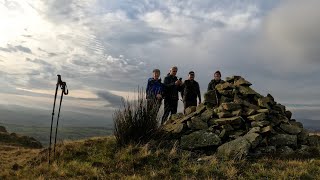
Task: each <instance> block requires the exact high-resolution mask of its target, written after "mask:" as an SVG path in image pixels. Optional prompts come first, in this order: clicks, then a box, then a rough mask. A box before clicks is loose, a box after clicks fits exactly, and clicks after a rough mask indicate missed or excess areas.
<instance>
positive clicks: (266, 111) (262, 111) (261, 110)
mask: <svg viewBox="0 0 320 180" xmlns="http://www.w3.org/2000/svg"><path fill="white" fill-rule="evenodd" d="M257 112H258V113H265V114H269V113H270V110H269V109H259V110H257Z"/></svg>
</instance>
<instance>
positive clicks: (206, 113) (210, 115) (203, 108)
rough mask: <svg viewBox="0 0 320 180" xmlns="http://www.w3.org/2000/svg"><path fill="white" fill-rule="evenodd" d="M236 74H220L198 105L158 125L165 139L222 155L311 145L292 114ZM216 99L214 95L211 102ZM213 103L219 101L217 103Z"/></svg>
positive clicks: (311, 140) (312, 140) (241, 155)
mask: <svg viewBox="0 0 320 180" xmlns="http://www.w3.org/2000/svg"><path fill="white" fill-rule="evenodd" d="M251 85H252V84H251V83H250V82H248V81H247V80H245V79H244V78H242V77H241V76H233V77H228V78H226V81H225V83H223V84H218V85H217V86H216V91H217V92H218V95H217V94H216V92H215V91H208V92H207V93H206V94H205V101H204V104H200V105H199V106H198V107H195V106H194V107H189V108H188V109H187V110H186V114H185V115H183V114H181V113H180V114H176V115H173V116H171V118H170V120H169V121H168V122H167V123H166V124H165V125H164V127H163V130H164V131H165V132H166V133H167V134H168V135H169V137H170V138H176V139H179V140H180V147H181V148H182V149H187V150H201V149H202V150H210V151H214V152H217V153H216V154H217V156H219V157H223V158H233V159H234V158H237V159H241V158H245V157H247V155H248V154H251V153H253V154H266V153H282V154H289V153H292V152H295V151H301V149H303V150H306V149H307V148H308V147H309V146H311V145H312V146H313V145H317V143H318V142H319V141H318V138H317V137H315V136H314V137H311V136H309V133H308V132H307V131H306V130H305V129H304V128H303V125H302V124H301V123H300V122H297V121H296V120H294V119H291V117H292V113H291V112H290V111H288V110H286V107H285V106H283V105H281V104H279V103H277V102H276V101H275V100H274V98H273V97H272V96H271V95H270V94H268V95H267V96H262V95H260V94H259V93H257V92H256V91H254V90H253V89H252V88H251V87H250V86H251ZM217 97H219V98H218V99H219V100H218V101H217ZM217 103H219V104H218V105H219V106H217Z"/></svg>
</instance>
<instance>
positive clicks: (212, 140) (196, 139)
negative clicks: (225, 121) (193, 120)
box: [180, 130, 221, 149]
mask: <svg viewBox="0 0 320 180" xmlns="http://www.w3.org/2000/svg"><path fill="white" fill-rule="evenodd" d="M220 144H221V139H220V138H219V136H218V135H216V134H214V133H213V132H208V131H206V130H201V131H196V132H193V133H191V134H189V135H185V136H182V137H181V142H180V146H181V148H182V149H199V148H204V147H210V146H218V145H220Z"/></svg>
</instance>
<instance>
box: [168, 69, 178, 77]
mask: <svg viewBox="0 0 320 180" xmlns="http://www.w3.org/2000/svg"><path fill="white" fill-rule="evenodd" d="M177 72H178V69H171V70H170V74H171V75H172V76H176V75H177Z"/></svg>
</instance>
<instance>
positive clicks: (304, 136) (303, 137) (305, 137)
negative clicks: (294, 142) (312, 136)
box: [298, 129, 309, 145]
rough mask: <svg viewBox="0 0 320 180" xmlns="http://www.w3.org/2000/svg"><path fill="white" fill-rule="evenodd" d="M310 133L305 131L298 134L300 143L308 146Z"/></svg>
mask: <svg viewBox="0 0 320 180" xmlns="http://www.w3.org/2000/svg"><path fill="white" fill-rule="evenodd" d="M308 138H309V132H308V131H307V130H305V129H302V131H301V132H300V133H299V134H298V143H300V144H303V145H306V144H308Z"/></svg>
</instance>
